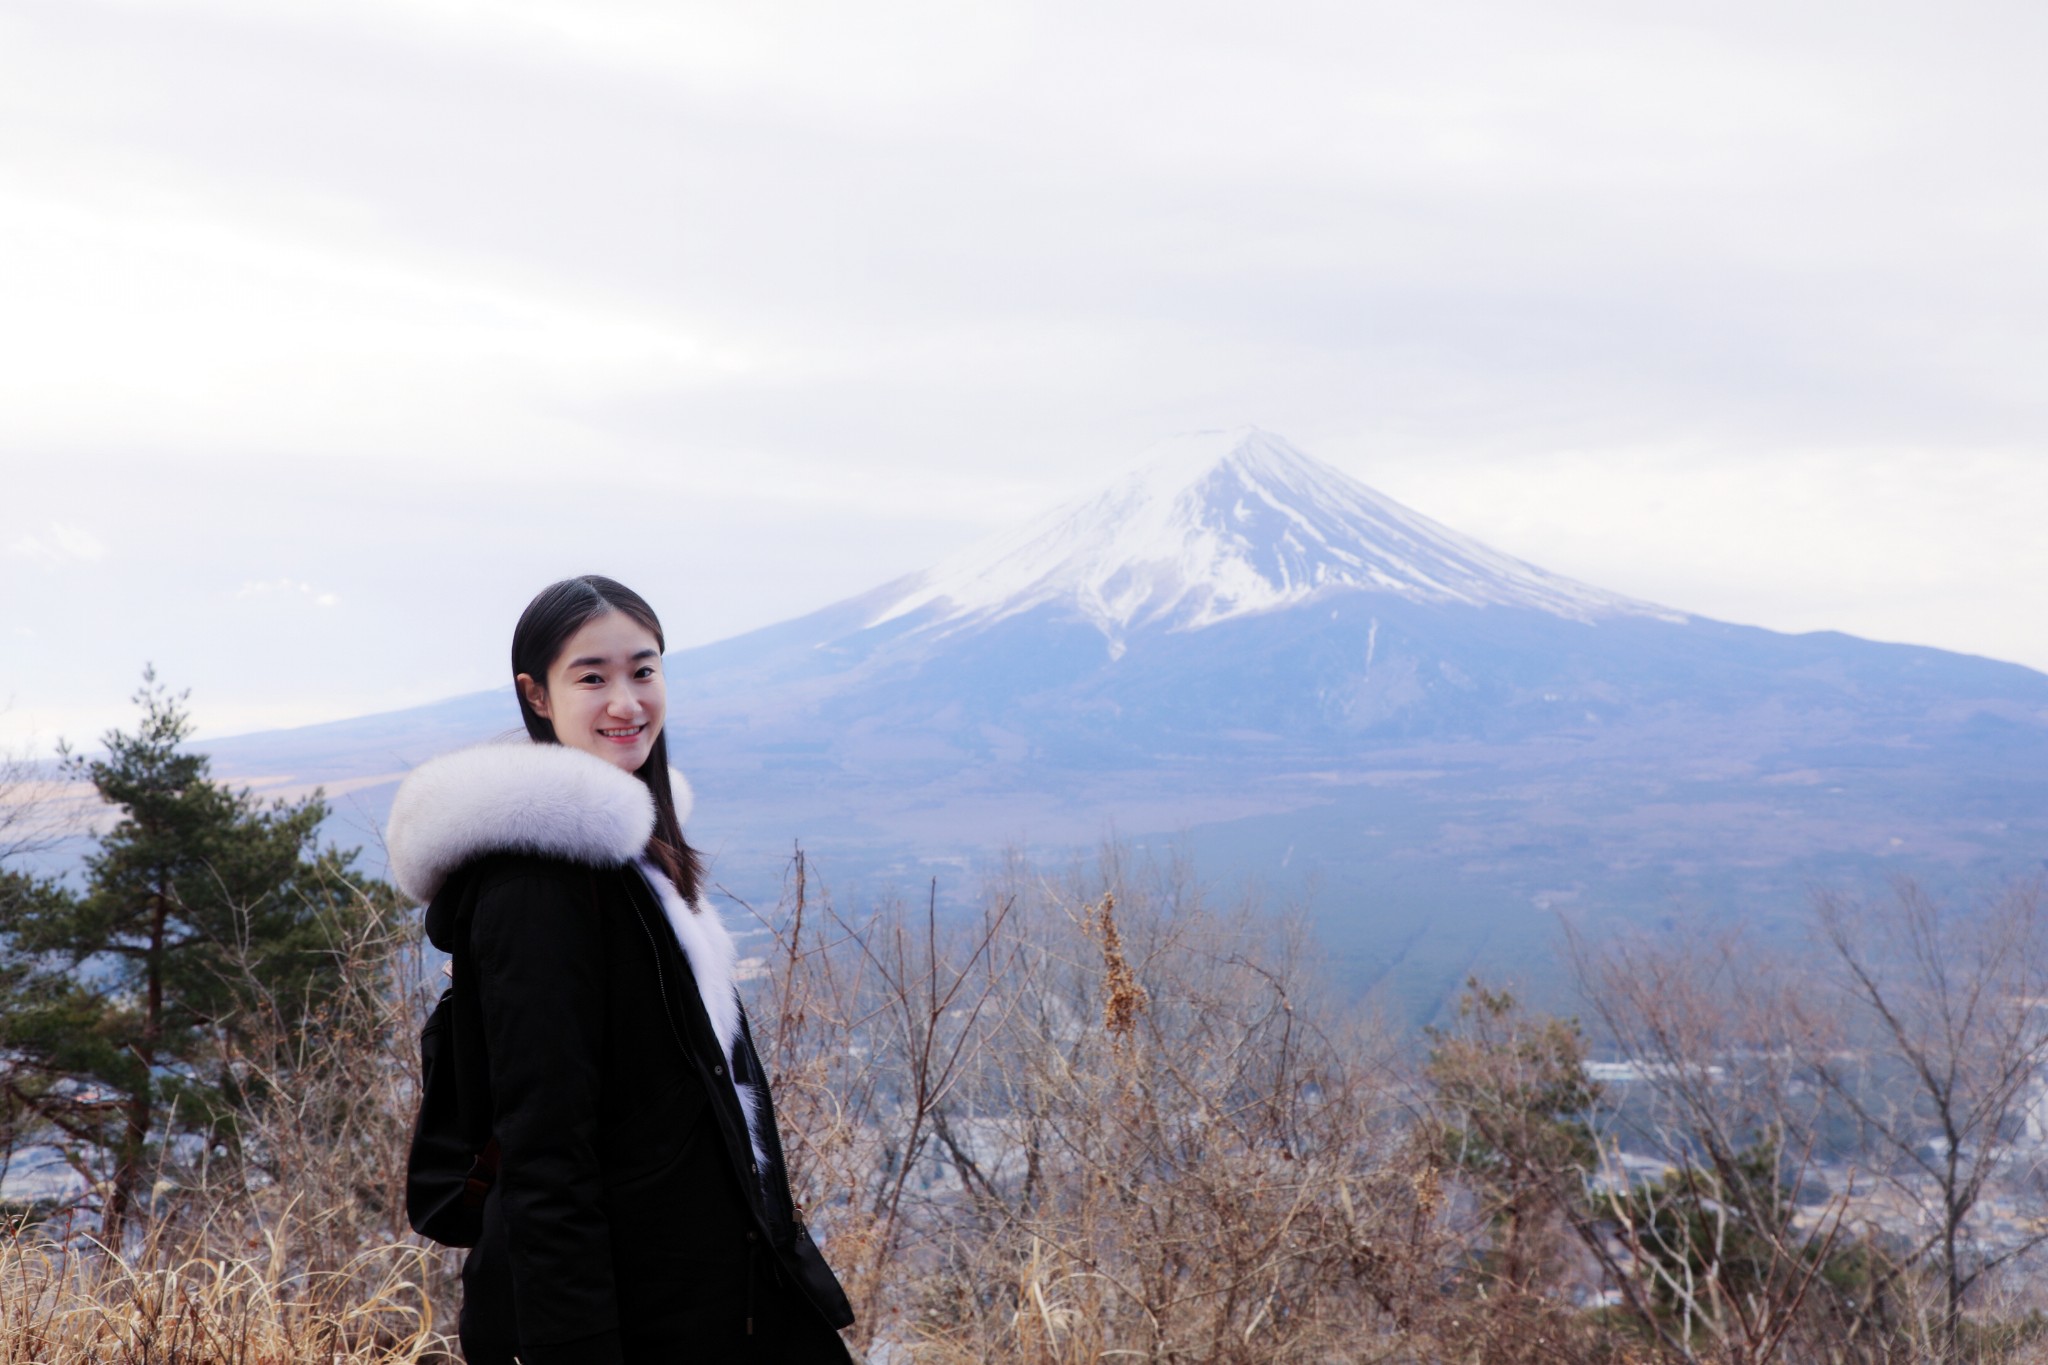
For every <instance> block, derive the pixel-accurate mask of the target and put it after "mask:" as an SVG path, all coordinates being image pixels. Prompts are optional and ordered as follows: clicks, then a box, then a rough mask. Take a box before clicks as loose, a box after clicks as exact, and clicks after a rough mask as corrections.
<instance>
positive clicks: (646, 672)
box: [634, 664, 654, 678]
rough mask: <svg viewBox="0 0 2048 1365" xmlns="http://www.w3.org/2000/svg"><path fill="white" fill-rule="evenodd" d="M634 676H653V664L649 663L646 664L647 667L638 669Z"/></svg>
mask: <svg viewBox="0 0 2048 1365" xmlns="http://www.w3.org/2000/svg"><path fill="white" fill-rule="evenodd" d="M634 676H635V677H640V678H651V677H653V676H654V665H652V664H649V665H648V666H647V667H645V668H643V669H641V670H640V671H639V672H638V673H637V674H635V675H634Z"/></svg>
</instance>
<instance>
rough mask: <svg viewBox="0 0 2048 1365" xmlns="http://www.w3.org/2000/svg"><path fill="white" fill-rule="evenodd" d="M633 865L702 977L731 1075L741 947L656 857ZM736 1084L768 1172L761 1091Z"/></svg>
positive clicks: (702, 992) (757, 1155)
mask: <svg viewBox="0 0 2048 1365" xmlns="http://www.w3.org/2000/svg"><path fill="white" fill-rule="evenodd" d="M634 865H635V866H637V867H638V868H639V869H640V875H641V876H643V877H645V878H646V879H647V884H648V885H649V886H650V887H652V888H653V889H654V894H655V897H656V898H657V899H658V900H660V902H661V909H662V913H663V914H664V915H666V916H667V917H668V922H669V925H670V927H671V928H673V929H674V930H675V934H676V941H677V942H678V943H680V944H681V945H682V947H683V956H685V957H687V958H689V959H690V975H692V976H694V977H696V978H697V994H698V995H699V996H700V997H701V998H702V999H703V1001H704V1013H706V1014H707V1015H709V1016H711V1031H712V1032H713V1033H714V1034H716V1035H717V1036H718V1049H719V1051H720V1052H721V1053H723V1054H724V1056H725V1062H726V1074H727V1075H728V1076H730V1075H732V1074H733V1068H732V1055H733V1053H732V1050H733V1046H734V1044H736V1043H737V1042H738V1041H739V1036H740V981H739V969H738V968H739V948H738V947H737V946H736V945H735V944H734V943H733V941H732V934H731V933H729V932H728V931H727V930H726V927H725V921H724V920H723V919H721V918H719V915H718V912H717V911H716V910H713V909H712V908H711V907H710V906H708V905H706V904H704V902H703V901H701V900H700V901H697V902H696V903H694V904H686V903H685V902H684V900H683V897H682V893H681V892H679V891H677V890H676V886H675V883H674V882H672V881H670V880H669V879H668V878H667V876H665V875H664V874H663V873H662V870H661V869H660V868H659V867H657V866H656V865H655V864H654V862H653V860H652V859H649V858H644V857H643V858H639V859H636V860H635V863H634ZM732 1088H733V1090H734V1092H735V1093H736V1094H738V1096H739V1100H740V1110H741V1112H743V1113H744V1114H745V1115H746V1116H747V1140H748V1141H749V1142H750V1143H752V1144H753V1148H754V1162H755V1164H756V1165H757V1166H759V1167H760V1168H761V1169H762V1170H764V1171H765V1170H767V1169H768V1153H767V1152H766V1151H764V1150H762V1147H761V1115H760V1112H759V1111H760V1106H761V1093H760V1091H759V1090H758V1089H756V1088H755V1087H754V1086H751V1085H743V1084H741V1083H740V1082H739V1081H738V1080H737V1079H735V1080H734V1081H733V1086H732Z"/></svg>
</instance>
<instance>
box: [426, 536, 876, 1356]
mask: <svg viewBox="0 0 2048 1365" xmlns="http://www.w3.org/2000/svg"><path fill="white" fill-rule="evenodd" d="M661 651H662V633H661V624H660V622H659V621H658V620H657V619H656V617H655V615H654V612H653V609H652V608H650V607H649V606H648V605H647V603H646V602H645V601H643V600H642V599H641V598H640V596H639V595H638V594H636V593H634V592H632V591H631V590H629V589H627V588H626V587H624V586H623V585H621V584H619V583H616V582H614V581H612V580H611V579H608V578H600V577H596V576H590V577H584V578H572V579H567V580H565V581H563V582H560V583H556V584H554V585H553V586H551V587H549V588H547V589H545V590H544V591H542V592H541V594H540V595H539V596H538V597H536V598H534V599H533V601H532V603H531V604H529V605H528V607H527V608H526V611H525V613H524V614H523V615H522V616H521V617H520V618H519V625H518V627H517V629H515V630H514V632H513V635H512V672H513V675H514V681H515V690H516V692H517V696H518V701H519V708H520V714H521V716H522V718H523V719H524V720H525V723H526V732H527V735H528V736H529V738H530V740H531V742H530V743H517V744H489V745H483V746H481V747H478V748H474V749H466V750H462V751H459V752H457V753H452V754H448V755H445V756H444V757H441V758H437V759H434V760H431V761H430V762H427V763H424V764H422V765H420V767H419V768H417V769H416V770H414V772H413V773H412V774H410V775H409V776H408V777H407V778H406V780H405V782H404V783H403V784H402V785H401V787H400V788H399V792H398V795H397V797H396V798H395V799H394V801H393V803H392V808H391V824H390V832H389V848H390V856H391V866H392V871H393V873H394V875H395V876H396V877H397V879H398V882H399V884H400V886H402V887H403V888H405V890H406V891H407V892H408V893H409V894H411V895H413V896H416V897H418V898H419V899H420V900H422V901H424V902H426V903H427V918H426V928H427V936H428V937H429V938H430V939H431V940H432V941H433V943H434V944H435V945H436V946H437V947H440V948H442V949H444V950H445V951H447V952H448V953H449V954H450V955H451V956H452V958H453V971H454V976H455V986H454V997H453V999H454V1034H455V1060H456V1068H455V1069H456V1074H457V1076H458V1078H459V1082H460V1083H459V1087H458V1088H459V1090H460V1093H461V1100H462V1105H461V1107H462V1110H463V1114H464V1125H465V1131H466V1132H468V1133H469V1134H470V1135H471V1136H473V1138H474V1139H475V1146H476V1148H478V1149H482V1148H483V1147H484V1146H485V1144H486V1143H487V1142H495V1144H496V1156H497V1169H496V1173H495V1177H494V1179H493V1180H492V1183H491V1186H490V1191H489V1194H488V1195H487V1196H486V1198H485V1200H484V1204H483V1234H482V1237H481V1240H479V1241H478V1243H477V1245H476V1247H475V1249H474V1250H472V1251H471V1252H470V1254H469V1257H468V1259H467V1260H466V1262H465V1263H464V1265H463V1272H462V1283H463V1303H462V1318H461V1334H462V1350H463V1355H464V1356H465V1357H466V1358H467V1360H468V1361H469V1362H470V1365H509V1362H511V1361H513V1360H514V1359H515V1358H516V1359H517V1360H518V1361H520V1362H523V1365H563V1363H565V1362H576V1365H613V1363H614V1362H616V1363H617V1365H636V1363H637V1362H655V1361H662V1362H670V1361H677V1360H682V1359H686V1358H687V1359H691V1360H716V1361H728V1360H732V1361H740V1360H746V1361H753V1360H760V1361H791V1362H796V1361H805V1362H810V1361H819V1362H843V1361H845V1360H847V1359H848V1356H847V1354H846V1350H845V1348H844V1346H843V1345H841V1343H840V1340H839V1337H838V1335H837V1333H836V1331H835V1330H834V1329H836V1328H839V1327H844V1326H846V1325H847V1324H848V1323H850V1322H851V1321H852V1320H853V1314H852V1312H851V1310H850V1309H849V1308H848V1306H847V1302H846V1296H845V1295H844V1294H843V1293H842V1292H841V1291H840V1288H839V1285H838V1282H837V1281H836V1280H834V1278H833V1276H832V1272H831V1271H830V1270H829V1269H828V1268H827V1267H826V1265H825V1263H824V1260H823V1259H822V1258H821V1257H820V1256H819V1255H818V1251H817V1248H816V1246H815V1245H813V1243H812V1242H811V1239H810V1236H809V1233H808V1232H807V1231H806V1230H805V1229H804V1227H803V1224H802V1222H801V1220H800V1219H798V1218H797V1217H796V1215H795V1211H794V1207H793V1205H792V1202H791V1199H790V1193H789V1183H788V1179H787V1176H786V1174H785V1172H784V1169H783V1160H782V1144H781V1140H780V1138H779V1136H778V1134H777V1132H776V1126H775V1108H774V1105H773V1103H772V1102H771V1100H770V1097H769V1094H768V1088H767V1084H766V1081H765V1079H764V1078H763V1074H762V1070H761V1065H760V1060H759V1058H758V1057H756V1055H755V1053H754V1047H753V1041H752V1039H751V1037H750V1036H749V1034H748V1030H747V1021H746V1015H745V1012H744V1011H743V1010H742V1009H741V1007H740V1002H739V997H738V995H737V994H736V991H735V978H734V951H733V943H732V939H731V937H730V936H729V935H728V934H727V933H726V930H725V927H724V925H723V924H722V923H720V921H719V918H718V915H717V913H716V912H715V911H713V910H712V909H710V908H709V907H707V906H706V905H705V904H704V903H703V901H702V900H701V899H700V898H699V894H698V893H699V877H700V869H699V866H698V860H697V855H696V853H695V852H694V851H693V850H692V849H691V848H690V846H689V844H688V843H687V842H685V840H684V838H683V830H682V825H683V820H684V819H685V818H686V817H687V816H688V814H689V805H690V790H689V787H688V785H687V784H686V783H684V781H683V779H682V777H681V775H680V774H676V773H673V772H671V771H670V769H669V766H668V745H667V739H666V736H665V733H664V730H663V721H664V719H665V718H666V712H667V703H668V696H667V687H666V684H665V682H664V680H663V678H662V671H661Z"/></svg>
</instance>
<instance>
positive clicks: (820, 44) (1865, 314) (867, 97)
mask: <svg viewBox="0 0 2048 1365" xmlns="http://www.w3.org/2000/svg"><path fill="white" fill-rule="evenodd" d="M2044 51H2048V6H2042V5H2040V4H2038V3H2010V4H1999V3H1984V4H1972V3H1946V4H1935V3H1931V0H1930V2H1929V3H1919V4H1911V5H1897V4H1886V3H1882V0H1859V3H1855V4H1839V5H1838V4H1813V3H1798V2H1797V0H1793V2H1792V3H1787V0H1766V2H1764V3H1747V2H1746V0H1732V2H1731V0H1714V3H1698V4H1657V3H1644V2H1643V0H1614V2H1613V3H1604V2H1595V0H1550V2H1549V3H1545V4H1541V5H1532V4H1528V3H1526V2H1525V0H1500V2H1498V3H1473V2H1470V0H1432V3H1430V4H1426V5H1424V4H1400V5H1394V4H1375V3H1366V2H1362V0H1337V2H1336V3H1329V4H1304V3H1293V2H1291V0H1258V2H1257V3H1251V2H1250V0H1242V2H1240V3H1230V4H1220V5H1219V4H1201V3H1195V2H1194V0H1171V3H1165V2H1163V0H1162V2H1161V3H1107V4H1105V3H1102V0H1089V2H1088V3H1073V4H1068V3H1045V2H1043V0H1040V2H1036V3H1027V4H1007V3H1001V0H974V2H973V3H966V4H963V3H959V0H943V2H934V3H900V2H899V0H860V3H845V0H826V2H825V3H815V4H809V3H807V4H785V3H777V2H776V0H745V3H722V4H716V5H696V4H688V3H678V0H647V2H646V3H638V2H629V0H333V2H332V3H329V2H327V0H292V3H289V4H279V3H277V2H276V0H209V2H200V0H191V2H186V3H180V2H179V0H151V2H150V3H139V2H138V3H100V2H99V0H7V3H6V4H5V5H4V6H0V472H4V481H0V593H4V604H5V606H4V619H0V701H5V700H7V699H10V698H11V706H10V707H9V709H8V710H7V711H6V713H5V714H4V715H0V741H4V742H7V743H12V744H17V745H19V744H24V743H33V744H36V745H39V746H44V747H47V745H48V743H49V742H50V741H52V740H54V739H56V738H57V737H58V736H60V735H68V736H70V737H71V738H73V739H74V740H84V739H90V738H91V737H93V736H94V735H96V734H97V733H98V732H99V731H100V730H101V729H103V728H104V727H105V726H106V725H108V724H110V723H114V722H120V721H125V719H126V717H127V715H128V709H127V706H126V702H125V698H126V696H127V694H128V693H129V692H130V691H131V690H132V688H133V686H134V684H135V680H136V677H137V675H138V674H139V672H140V670H141V668H142V665H143V663H144V662H145V661H154V662H155V664H156V665H157V667H158V669H159V671H160V672H161V673H162V674H163V675H164V676H165V677H166V679H167V680H169V681H170V682H172V683H174V684H175V685H178V686H189V687H191V688H193V689H194V705H195V708H196V710H197V712H198V715H199V717H200V719H201V721H202V723H203V726H204V733H209V734H225V733H230V732H233V731H238V730H247V729H253V728H260V727H265V726H269V725H274V724H288V723H297V722H302V721H309V720H316V719H325V718H330V717H336V716H344V715H352V714H357V713H360V712H364V711H368V710H373V709H384V708H389V707H393V706H399V705H405V704H408V703H411V702H416V701H424V700H429V699H432V698H435V697H439V696H445V695H448V694H449V693H452V692H456V691H462V690H469V689H473V688H477V687H481V686H487V685H490V684H492V683H495V682H497V681H498V680H499V678H500V675H501V672H502V670H503V668H504V663H503V655H504V650H505V642H506V640H507V638H508V636H509V633H510V627H511V623H512V620H513V618H514V617H515V616H516V614H517V612H518V609H519V607H520V606H521V605H522V604H523V603H524V602H525V600H526V598H527V597H528V596H530V595H531V593H532V592H533V591H534V590H535V589H536V588H537V587H539V586H540V585H541V584H543V583H545V582H547V581H549V580H550V579H553V578H556V577H560V576H562V575H564V574H569V573H576V572H586V571H591V570H596V571H600V572H609V573H612V574H614V575H616V576H618V577H621V578H624V579H626V580H627V581H628V582H630V583H633V584H634V585H636V586H638V587H639V588H640V589H641V590H642V591H643V592H644V593H646V594H647V595H648V596H649V597H650V598H652V599H653V600H654V601H655V603H656V605H657V606H658V607H660V608H661V610H662V612H663V615H664V617H665V618H666V620H667V624H668V627H669V632H670V643H671V644H690V643H697V642H702V641H706V640H710V639H714V638H718V637H720V636H724V635H728V634H732V633H734V632H736V631H739V630H743V629H746V628H748V627H751V626H755V625H760V624H765V623H768V622H770V621H774V620H777V619H781V618H783V617H787V616H790V615H793V614H796V613H798V612H801V611H804V610H808V609H810V608H812V607H816V606H819V605H822V604H823V603H825V602H828V601H831V600H834V599H836V598H839V597H843V596H846V595H848V594H850V593H852V592H855V591H859V590H861V589H864V588H867V587H869V586H872V585H873V584H875V583H877V582H880V581H882V580H884V579H887V578H890V577H892V576H895V575H897V574H899V573H902V572H905V571H908V570H911V569H915V568H918V567H921V566H923V565H924V564H926V563H928V562H929V561H931V560H933V559H936V558H938V557H939V556H940V555H942V554H944V553H946V552H947V551H950V550H953V549H955V548H957V547H959V546H960V545H962V544H964V543H966V542H967V541H969V540H970V539H972V538H974V537H975V536H977V535H980V534H983V533H985V532H987V531H989V530H991V529H995V528H999V527H1003V526H1007V525H1010V524H1013V523H1014V522H1016V521H1017V520H1019V519H1021V518H1023V517H1026V516H1028V515H1030V514H1032V513H1034V512H1037V511H1039V510H1041V509H1042V508H1044V507H1046V506H1048V505H1051V504H1053V503H1056V502H1059V501H1061V500H1063V499H1065V498H1068V497H1071V496H1073V495H1075V494H1077V493H1080V492H1083V491H1085V490H1087V489H1088V488H1089V487H1090V486H1092V485H1093V484H1094V483H1096V482H1098V481H1099V480H1101V479H1102V478H1103V477H1104V476H1105V474H1106V473H1107V472H1109V471H1112V470H1113V469H1114V468H1116V467H1117V466H1118V465H1120V464H1121V463H1123V462H1125V461H1128V460H1129V459H1131V458H1133V457H1134V456H1135V455H1136V453H1137V452H1138V451H1139V450H1140V449H1142V448H1143V447H1144V446H1145V445H1147V444H1148V443H1149V442H1151V441H1153V440H1154V439H1156V438H1158V437H1160V436H1163V435H1166V434H1168V433H1172V432H1176V431H1182V430H1189V429H1196V428H1204V427H1214V426H1233V425H1237V424H1239V423H1245V422H1251V423H1256V424H1258V425H1261V426H1264V427H1266V428H1268V429H1269V430H1273V431H1276V432H1278V433H1280V434H1282V435H1284V436H1286V437H1287V438H1288V439H1290V440H1291V441H1293V442H1294V443H1295V444H1296V445H1298V446H1300V447H1302V448H1303V449H1305V450H1307V451H1308V452H1309V453H1310V454H1313V455H1316V456H1318V457H1320V458H1322V459H1324V460H1327V461H1329V462H1330V463H1332V464H1335V465H1337V466H1339V467H1341V468H1342V469H1344V470H1346V471H1347V472H1349V473H1351V474H1353V475H1355V476H1357V477H1359V478H1361V479H1363V480H1364V481H1366V482H1367V483H1369V484H1372V485H1373V486H1375V487H1377V488H1379V489H1380V490H1382V491H1383V492H1386V493H1388V494H1391V495H1392V496H1394V497H1396V498H1399V499H1401V500H1403V501H1405V502H1407V503H1409V504H1410V505H1411V506H1414V507H1416V508H1417V509H1419V510H1421V511H1423V512H1425V513H1427V514H1429V515H1431V516H1434V517H1436V518H1438V519H1439V520H1442V521H1445V522H1448V523H1449V524H1451V525H1452V526H1454V527H1457V528H1458V529H1460V530H1462V531H1465V532H1467V533H1469V534H1472V535H1476V536H1478V537H1480V538H1481V539H1483V540H1487V541H1489V542H1491V543H1493V544H1494V545H1496V546H1497V547H1499V548H1501V549H1504V550H1507V551H1509V552H1511V553H1514V554H1517V555H1520V556H1522V557H1524V558H1526V559H1529V560H1532V561H1534V562H1536V563H1539V564H1542V565H1544V566H1545V567H1548V568H1551V569H1554V570H1557V571H1559V572H1563V573H1568V574H1572V575H1574V576H1577V577H1580V578H1584V579H1587V580H1589V581H1591V582H1594V583H1596V584H1599V585H1601V586H1603V587H1607V588H1611V589H1614V590H1617V591H1620V592H1625V593H1628V594H1631V595H1634V596H1637V597H1643V598H1649V599H1652V600H1655V601H1659V602H1663V603H1666V604H1669V605H1672V606H1676V607H1680V608H1683V609H1685V610H1688V611H1693V612H1698V613H1701V614H1705V615H1709V616H1716V617H1721V618H1724V619H1729V620H1735V621H1743V622H1751V623H1756V624H1761V625H1766V626H1771V627H1774V628H1778V629H1785V630H1807V629H1817V628H1824V627H1832V628H1839V629H1844V630H1849V631H1853V632H1856V633H1858V634H1863V635H1868V636H1872V637H1876V638H1880V639H1888V640H1910V641H1916V642H1921V643H1927V644H1936V645H1941V646H1944V647H1948V648H1953V649H1960V650H1967V651H1971V652H1974V653H1981V654H1988V655H1993V656H1997V657H2000V658H2006V659H2013V660H2018V661H2021V662H2024V663H2027V664H2030V665H2032V666H2034V667H2037V668H2048V612H2044V611H2043V609H2042V607H2043V603H2042V597H2041V588H2040V585H2041V584H2043V583H2044V582H2048V535H2043V534H2042V533H2041V527H2040V523H2041V521H2042V518H2043V514H2044V512H2048V381H2044V376H2048V330H2044V323H2048V177H2044V172H2043V165H2042V158H2041V153H2040V143H2041V139H2042V136H2043V133H2044V130H2048V81H2043V80H2042V79H2041V77H2040V54H2041V53H2042V52H2044Z"/></svg>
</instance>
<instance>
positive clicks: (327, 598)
mask: <svg viewBox="0 0 2048 1365" xmlns="http://www.w3.org/2000/svg"><path fill="white" fill-rule="evenodd" d="M235 596H236V597H296V598H302V599H304V600H305V601H308V602H311V603H312V604H313V605H314V606H316V607H331V606H333V605H335V604H336V603H337V602H339V601H341V598H340V597H339V596H337V595H336V594H334V593H331V592H322V591H321V590H320V589H318V588H316V587H314V586H313V585H312V584H311V583H305V582H300V581H297V580H294V579H290V578H275V579H270V580H268V581H266V582H260V583H258V582H251V583H244V584H243V585H242V586H241V587H240V588H239V589H237V590H236V592H235Z"/></svg>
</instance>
